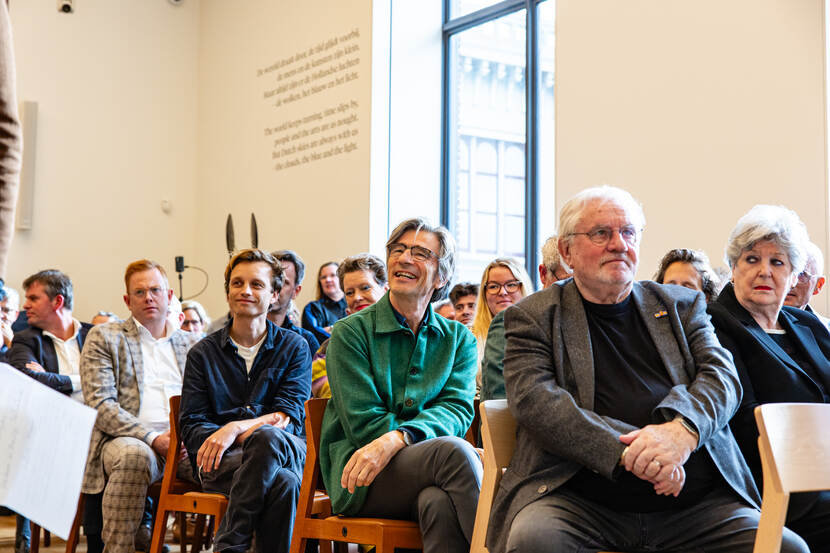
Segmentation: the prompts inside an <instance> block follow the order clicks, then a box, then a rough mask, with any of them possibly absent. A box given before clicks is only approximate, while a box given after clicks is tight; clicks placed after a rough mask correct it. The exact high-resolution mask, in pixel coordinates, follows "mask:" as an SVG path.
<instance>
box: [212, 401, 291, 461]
mask: <svg viewBox="0 0 830 553" xmlns="http://www.w3.org/2000/svg"><path fill="white" fill-rule="evenodd" d="M290 421H291V419H290V418H289V417H288V415H286V414H285V413H283V412H281V411H276V412H274V413H268V414H267V415H262V416H261V417H258V418H255V419H247V420H241V421H231V422H229V423H227V424H226V425H225V426H223V427H221V428H220V429H219V430H217V431H216V432H214V433H213V434H211V435H210V436H208V437H207V439H206V440H205V441H204V442H203V443H202V447H200V448H199V451H198V452H197V453H196V466H198V467H199V468H200V469H201V470H202V471H204V472H211V471H212V470H215V469H217V468H219V463H221V462H222V456H223V455H224V454H225V451H227V450H228V448H229V447H231V446H232V445H233V444H241V443H243V442H244V441H245V440H247V439H248V437H249V436H250V435H251V434H253V433H254V430H256V429H257V428H259V427H260V426H264V425H266V424H270V425H271V426H276V427H277V428H285V427H286V426H288V423H289V422H290Z"/></svg>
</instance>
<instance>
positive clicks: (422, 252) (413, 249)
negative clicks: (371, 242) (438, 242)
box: [386, 242, 438, 261]
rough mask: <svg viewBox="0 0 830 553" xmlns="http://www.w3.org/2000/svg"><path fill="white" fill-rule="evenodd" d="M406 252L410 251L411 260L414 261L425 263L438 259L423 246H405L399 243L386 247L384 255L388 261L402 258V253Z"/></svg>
mask: <svg viewBox="0 0 830 553" xmlns="http://www.w3.org/2000/svg"><path fill="white" fill-rule="evenodd" d="M406 250H409V251H410V254H411V255H412V259H414V260H415V261H427V260H429V259H432V258H433V257H435V258H437V257H438V256H437V255H436V254H435V252H433V251H432V250H430V249H429V248H425V247H423V246H407V245H406V244H401V243H400V242H395V243H393V244H389V245H388V246H386V253H387V255H388V256H389V258H390V259H392V258H398V257H400V256H402V255H403V252H405V251H406Z"/></svg>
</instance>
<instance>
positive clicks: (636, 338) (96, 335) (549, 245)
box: [0, 186, 830, 553]
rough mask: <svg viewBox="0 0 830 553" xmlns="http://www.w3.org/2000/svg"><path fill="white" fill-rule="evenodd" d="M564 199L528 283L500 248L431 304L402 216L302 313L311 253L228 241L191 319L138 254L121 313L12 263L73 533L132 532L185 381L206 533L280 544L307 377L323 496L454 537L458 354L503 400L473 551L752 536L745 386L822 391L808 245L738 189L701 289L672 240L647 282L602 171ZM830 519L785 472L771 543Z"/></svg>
mask: <svg viewBox="0 0 830 553" xmlns="http://www.w3.org/2000/svg"><path fill="white" fill-rule="evenodd" d="M559 223H560V227H559V233H558V235H557V236H553V237H551V238H550V239H549V240H548V241H547V242H546V243H545V245H544V246H543V248H542V258H543V259H542V263H541V264H540V266H539V276H540V280H541V281H542V284H543V287H544V290H543V291H540V292H539V293H536V294H533V288H532V282H531V280H530V278H529V276H528V275H527V273H526V271H525V270H524V268H523V267H522V265H521V264H520V263H518V262H517V261H516V260H514V259H511V258H498V259H496V260H494V261H493V262H492V263H490V264H489V265H488V266H487V267H486V269H485V270H484V274H483V277H482V282H481V286H480V287H478V288H476V286H475V285H473V284H469V283H461V284H458V285H456V286H455V287H454V288H453V289H452V292H450V301H449V302H446V303H447V305H439V304H438V303H436V302H439V301H441V300H443V299H444V297H445V296H446V295H447V290H448V289H449V287H450V282H451V280H452V276H453V273H454V250H455V245H454V241H453V239H452V236H451V235H450V234H449V232H448V231H447V230H446V229H445V228H443V227H440V226H431V225H430V224H429V223H427V222H426V221H425V220H423V219H409V220H406V221H404V222H402V223H401V224H400V225H399V226H398V227H397V228H396V229H395V230H394V231H393V232H392V235H391V236H390V237H389V240H388V242H387V247H386V256H387V259H386V263H385V264H384V262H383V261H382V260H380V259H379V258H377V257H375V256H372V255H370V254H360V255H356V256H353V257H348V258H346V259H345V260H343V262H342V263H341V264H338V263H334V262H331V263H326V264H324V265H323V266H322V267H321V268H320V271H319V273H318V279H317V291H318V294H317V300H315V301H314V302H311V303H309V305H307V306H306V309H305V310H304V312H303V327H304V328H300V327H297V326H296V324H295V323H294V322H293V321H292V319H291V316H290V313H291V310H292V308H293V300H294V299H295V298H296V297H297V295H298V294H299V292H300V290H301V284H302V280H303V276H304V270H305V267H304V264H303V262H302V260H301V259H300V258H299V256H297V254H296V253H294V252H292V251H290V250H279V251H275V252H273V254H268V253H266V252H263V251H261V250H243V251H242V252H239V253H238V254H237V255H235V256H234V257H233V258H232V259H231V261H230V262H229V264H228V266H227V268H226V271H225V293H226V297H227V301H228V305H229V314H228V317H222V318H221V320H220V322H221V323H223V325H222V326H221V327H220V329H219V330H218V331H216V332H213V333H209V334H207V336H205V334H204V333H203V329H204V328H206V326H207V325H208V324H210V321H209V319H208V318H207V315H206V313H205V312H204V309H203V308H202V307H201V305H199V304H198V303H196V302H185V303H184V304H179V302H178V299H176V298H175V296H173V292H172V290H171V289H170V287H169V283H168V282H167V277H166V274H165V272H164V269H163V268H162V267H161V266H160V265H158V264H156V263H154V262H152V261H149V260H140V261H137V262H134V263H132V264H130V265H129V266H128V267H127V270H126V273H125V285H126V294H125V296H124V301H125V303H126V305H127V307H128V309H129V310H130V313H131V317H130V318H129V319H127V320H126V321H113V322H108V323H104V324H101V325H99V326H95V327H94V328H91V325H86V324H85V323H80V322H79V321H77V319H74V318H73V317H72V312H71V310H72V286H71V282H70V281H69V279H68V277H66V275H63V274H62V273H60V272H59V271H53V270H50V271H42V272H40V273H37V274H35V275H33V276H32V277H30V278H29V279H27V280H26V281H25V282H24V290H25V299H26V301H25V304H24V309H25V310H26V312H27V314H28V317H29V324H30V325H31V328H30V329H28V330H25V331H20V332H17V333H16V334H14V335H13V336H12V335H11V332H10V331H9V332H8V334H9V335H10V336H9V340H5V336H6V334H7V332H6V331H5V328H4V326H3V325H7V324H8V321H6V318H4V316H5V315H7V316H8V317H7V318H8V319H12V318H13V311H14V310H16V306H15V305H14V302H13V301H12V298H11V294H10V293H9V292H5V293H0V308H4V307H6V306H8V307H9V309H8V311H6V310H5V309H4V310H3V313H2V314H0V328H3V329H4V345H5V346H6V347H8V344H9V343H10V344H11V347H10V349H9V350H8V351H7V358H8V359H9V361H10V363H12V364H13V365H15V366H16V367H17V368H18V369H20V370H21V371H23V372H26V373H27V374H29V375H30V376H31V377H32V378H34V379H36V380H39V381H40V382H42V383H44V384H47V385H50V386H52V387H53V388H55V389H57V390H59V391H61V392H63V393H66V394H68V395H73V396H75V397H76V398H77V399H81V396H83V400H84V401H85V402H86V403H87V404H88V405H90V406H92V407H93V408H95V409H97V410H98V418H97V421H96V426H95V430H94V433H93V437H92V444H91V446H90V455H89V459H88V463H87V469H86V474H85V477H84V486H83V491H84V493H87V494H91V495H90V497H92V498H93V499H92V500H91V501H88V505H87V511H86V513H85V529H86V533H87V535H88V539H89V551H90V552H92V553H95V552H97V551H100V550H101V548H105V550H106V551H108V552H109V551H113V552H117V551H125V552H131V551H134V550H136V549H142V548H145V549H144V550H146V547H147V546H148V545H149V539H150V535H149V533H150V524H149V517H150V512H151V510H150V509H149V508H148V505H147V503H146V490H147V487H148V486H149V484H150V483H151V482H153V481H155V480H157V479H159V478H160V477H161V474H162V471H163V469H164V460H165V455H166V452H167V449H168V448H169V447H170V446H171V444H170V443H169V423H168V420H169V412H168V411H169V405H168V400H169V397H170V396H171V395H177V394H179V393H181V395H182V412H181V423H182V433H183V440H184V442H185V445H186V448H187V452H188V455H189V457H190V465H189V466H188V464H186V463H183V464H181V465H180V471H181V472H180V475H179V476H180V477H182V478H187V479H191V480H195V481H198V482H200V483H201V484H202V486H203V488H204V489H205V490H207V491H214V492H219V493H223V494H225V495H228V496H229V497H230V503H229V507H228V511H227V514H226V516H225V518H224V519H223V521H222V523H221V525H220V526H219V528H218V529H217V535H216V541H215V545H214V550H215V551H232V552H235V553H236V552H238V553H242V552H244V551H248V550H249V549H250V548H251V546H252V544H253V543H255V545H256V549H257V551H260V552H263V551H266V550H267V551H278V552H279V551H285V552H287V551H288V547H289V543H290V539H291V531H292V525H293V518H294V512H295V510H296V503H297V499H298V494H299V487H300V479H301V477H302V469H303V464H304V460H305V452H306V444H305V439H304V428H303V423H304V413H303V403H304V401H305V400H306V399H308V398H309V397H310V396H311V395H312V391H313V394H314V395H315V396H319V397H329V396H330V397H331V398H332V399H331V401H330V402H329V404H328V407H327V410H326V414H325V417H324V420H323V429H322V439H321V458H320V463H321V469H322V475H323V481H324V483H325V484H326V488H327V490H328V493H329V495H330V497H331V501H332V508H333V511H334V512H335V513H341V514H345V515H359V516H377V517H386V518H404V519H412V520H416V521H418V523H419V525H420V527H421V531H422V535H423V543H424V550H425V551H437V550H442V551H443V550H448V551H466V550H468V549H469V543H470V539H471V536H472V529H473V522H474V517H475V510H476V505H477V501H478V490H479V487H480V482H481V464H480V461H479V458H478V456H477V455H476V453H475V451H474V450H473V448H472V447H471V446H470V445H469V444H468V443H467V442H465V441H464V440H463V439H462V437H463V436H464V434H465V432H466V430H467V428H468V426H469V424H470V422H471V421H472V418H473V407H472V406H473V403H472V401H473V396H474V394H475V388H476V380H475V379H476V377H474V375H475V374H476V369H477V367H480V368H479V377H480V378H481V397H482V399H492V398H497V397H507V399H508V401H509V404H510V407H511V411H512V412H513V414H514V416H515V417H516V419H517V422H518V434H517V441H516V453H515V455H514V459H513V462H511V464H510V467H509V468H508V469H507V472H506V474H505V476H504V479H503V481H502V485H501V487H500V489H499V491H498V493H497V496H496V499H495V502H494V505H493V510H492V517H491V524H490V526H489V531H488V540H487V543H488V547H489V549H490V551H492V552H493V553H496V552H499V553H500V552H502V551H511V552H521V551H528V552H534V553H535V552H537V551H558V550H560V549H574V550H576V549H587V550H626V551H634V550H698V549H700V550H707V551H726V550H739V551H750V550H751V548H752V544H753V542H754V538H755V529H756V528H757V524H758V517H759V511H758V507H759V504H760V496H759V493H758V489H759V488H760V487H761V486H762V485H763V481H762V475H761V472H760V463H759V459H758V451H757V437H758V432H757V427H756V425H755V422H754V418H753V409H754V407H755V406H756V405H758V404H761V403H765V402H778V401H807V402H828V401H830V393H829V392H830V332H828V327H827V326H826V325H825V324H824V323H823V322H822V321H820V320H819V319H818V318H816V316H814V314H812V313H810V312H809V309H808V308H809V305H808V303H809V299H810V298H811V297H812V296H813V295H814V294H815V293H817V292H818V291H819V290H821V287H822V286H823V284H824V278H823V277H822V276H821V275H820V274H819V273H820V271H821V269H822V267H823V260H822V259H821V252H820V250H818V249H817V248H816V247H815V246H814V245H812V244H811V243H810V242H809V239H808V236H807V233H806V229H805V227H804V225H803V224H802V223H801V221H800V220H799V219H798V217H797V215H795V213H793V212H791V211H789V210H786V209H784V208H780V207H773V206H756V207H755V208H753V209H752V210H751V211H750V212H749V213H748V214H747V215H745V216H744V217H743V218H741V220H740V221H739V222H738V225H737V226H736V228H735V230H734V231H733V232H732V235H731V236H730V239H729V243H728V245H727V261H728V264H729V266H730V268H731V271H732V282H730V283H728V284H726V286H724V287H723V290H722V291H720V293H719V294H718V288H719V285H718V278H717V276H716V274H715V272H714V271H713V270H712V269H711V267H710V265H709V262H708V259H707V258H706V256H705V254H703V253H702V252H698V251H695V250H686V249H677V250H672V251H670V252H669V253H668V254H666V256H665V257H664V258H663V260H662V261H661V263H660V268H659V269H658V272H657V274H656V275H655V281H656V282H658V283H665V284H667V286H663V285H661V284H657V283H655V282H651V281H643V282H635V281H634V275H635V273H636V270H637V266H638V258H639V247H640V243H641V239H642V236H643V230H644V227H645V216H644V214H643V212H642V208H641V206H640V205H639V203H638V202H637V201H636V200H635V199H634V198H633V197H632V196H631V195H630V194H628V193H627V192H625V191H623V190H621V189H618V188H614V187H609V186H603V187H598V188H591V189H586V190H583V191H582V192H580V193H579V194H577V195H576V196H575V197H574V198H572V199H571V200H569V201H568V202H567V203H566V204H565V206H564V207H563V209H562V212H561V215H560V218H559ZM817 250H818V251H817ZM387 270H388V273H387ZM571 271H572V272H571ZM387 274H388V277H387ZM670 284H676V285H679V286H669V285H670ZM698 292H702V294H701V293H698ZM523 298H524V299H523ZM785 302H787V303H790V304H792V305H794V307H785V306H784V304H785ZM707 303H708V307H707ZM443 308H449V309H450V310H451V311H452V315H450V314H449V311H448V312H447V313H448V315H447V316H442V315H440V314H439V309H443ZM345 315H348V317H345ZM344 317H345V318H344ZM710 317H711V323H710ZM453 318H454V319H456V320H452V319H453ZM341 319H342V320H341ZM180 325H184V326H185V327H186V329H187V330H188V331H190V332H183V331H182V330H180V329H179V326H180ZM713 325H714V326H713ZM467 327H471V328H470V330H471V331H472V332H470V330H468V328H467ZM202 338H203V339H202ZM318 339H319V340H321V341H322V345H319V343H318ZM476 346H477V349H478V351H476ZM188 351H189V353H188ZM49 352H51V353H49ZM315 352H316V353H315ZM313 353H314V354H315V356H314V361H313V364H312V357H311V355H312V354H313ZM477 360H478V363H477ZM479 364H480V365H479ZM95 497H97V498H99V499H98V502H97V503H96V501H95V499H94V498H95ZM828 522H830V493H826V492H822V493H813V494H798V495H794V496H793V498H792V500H791V505H790V509H789V511H788V516H787V525H788V529H787V530H785V533H784V542H783V546H782V551H786V552H788V553H789V552H806V551H808V550H811V551H813V552H814V553H815V552H817V551H828V550H829V549H830V524H828ZM254 535H255V536H256V540H255V542H254V541H253V537H254ZM90 536H91V537H90ZM808 546H809V549H808Z"/></svg>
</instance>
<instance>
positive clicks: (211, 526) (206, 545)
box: [202, 515, 216, 549]
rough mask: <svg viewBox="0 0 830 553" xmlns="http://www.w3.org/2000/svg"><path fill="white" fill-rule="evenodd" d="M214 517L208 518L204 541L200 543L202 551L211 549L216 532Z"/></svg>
mask: <svg viewBox="0 0 830 553" xmlns="http://www.w3.org/2000/svg"><path fill="white" fill-rule="evenodd" d="M215 526H216V517H215V516H213V515H209V516H208V523H207V531H206V532H205V539H204V541H203V542H202V549H210V548H211V547H213V534H214V532H216V528H215Z"/></svg>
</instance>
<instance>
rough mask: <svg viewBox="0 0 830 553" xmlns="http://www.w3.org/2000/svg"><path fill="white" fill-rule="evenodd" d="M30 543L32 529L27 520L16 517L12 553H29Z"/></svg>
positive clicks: (19, 516)
mask: <svg viewBox="0 0 830 553" xmlns="http://www.w3.org/2000/svg"><path fill="white" fill-rule="evenodd" d="M31 543H32V528H31V525H30V524H29V519H28V518H26V517H23V516H21V515H17V528H16V529H15V533H14V553H29V546H30V545H31Z"/></svg>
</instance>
